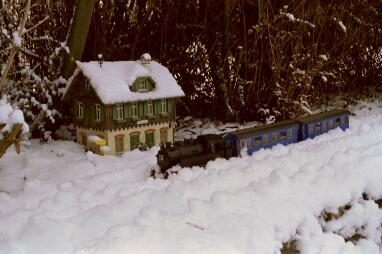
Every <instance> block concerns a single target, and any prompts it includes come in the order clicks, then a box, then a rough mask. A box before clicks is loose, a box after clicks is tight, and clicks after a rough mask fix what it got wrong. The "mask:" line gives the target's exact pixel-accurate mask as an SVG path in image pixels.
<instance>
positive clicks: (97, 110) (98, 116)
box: [94, 104, 101, 121]
mask: <svg viewBox="0 0 382 254" xmlns="http://www.w3.org/2000/svg"><path fill="white" fill-rule="evenodd" d="M94 106H95V120H96V121H101V105H99V104H95V105H94Z"/></svg>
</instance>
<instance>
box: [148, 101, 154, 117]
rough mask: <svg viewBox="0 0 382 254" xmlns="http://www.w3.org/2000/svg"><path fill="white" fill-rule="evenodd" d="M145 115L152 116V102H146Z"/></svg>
mask: <svg viewBox="0 0 382 254" xmlns="http://www.w3.org/2000/svg"><path fill="white" fill-rule="evenodd" d="M147 113H148V114H149V115H152V114H154V109H153V102H152V101H147Z"/></svg>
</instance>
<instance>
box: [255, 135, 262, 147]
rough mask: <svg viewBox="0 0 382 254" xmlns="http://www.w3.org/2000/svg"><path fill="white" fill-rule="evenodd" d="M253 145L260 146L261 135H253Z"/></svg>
mask: <svg viewBox="0 0 382 254" xmlns="http://www.w3.org/2000/svg"><path fill="white" fill-rule="evenodd" d="M255 145H256V146H260V145H261V137H255Z"/></svg>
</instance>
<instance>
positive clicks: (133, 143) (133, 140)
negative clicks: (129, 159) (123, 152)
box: [130, 133, 139, 150]
mask: <svg viewBox="0 0 382 254" xmlns="http://www.w3.org/2000/svg"><path fill="white" fill-rule="evenodd" d="M138 147H139V133H134V134H131V135H130V150H133V149H136V148H138Z"/></svg>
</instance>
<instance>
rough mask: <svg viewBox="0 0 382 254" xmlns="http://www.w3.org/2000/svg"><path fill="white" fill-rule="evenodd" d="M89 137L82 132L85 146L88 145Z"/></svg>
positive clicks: (82, 140) (82, 142)
mask: <svg viewBox="0 0 382 254" xmlns="http://www.w3.org/2000/svg"><path fill="white" fill-rule="evenodd" d="M87 141H88V138H87V136H86V135H85V134H81V144H82V145H84V146H87V145H88V142H87Z"/></svg>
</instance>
